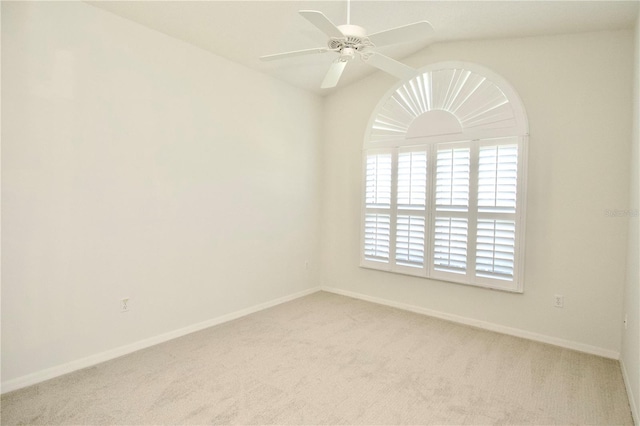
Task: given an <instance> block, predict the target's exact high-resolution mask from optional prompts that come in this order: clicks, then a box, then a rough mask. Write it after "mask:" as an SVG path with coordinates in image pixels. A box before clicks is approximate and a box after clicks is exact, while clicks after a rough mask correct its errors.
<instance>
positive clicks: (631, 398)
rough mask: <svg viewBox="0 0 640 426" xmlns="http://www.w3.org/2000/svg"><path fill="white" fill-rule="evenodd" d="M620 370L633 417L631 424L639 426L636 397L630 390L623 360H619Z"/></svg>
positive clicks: (639, 419) (639, 418)
mask: <svg viewBox="0 0 640 426" xmlns="http://www.w3.org/2000/svg"><path fill="white" fill-rule="evenodd" d="M620 368H621V369H622V378H623V379H624V386H625V388H627V396H628V397H629V406H630V407H631V415H632V416H633V422H634V424H635V425H636V426H638V425H640V413H638V406H637V405H636V395H634V394H633V389H631V384H630V382H629V376H628V372H627V367H626V366H625V365H624V360H623V359H620Z"/></svg>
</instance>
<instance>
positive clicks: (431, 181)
mask: <svg viewBox="0 0 640 426" xmlns="http://www.w3.org/2000/svg"><path fill="white" fill-rule="evenodd" d="M436 152H437V149H436V144H430V145H429V146H428V149H427V200H426V212H425V213H426V229H427V230H428V232H425V234H427V235H426V236H425V241H424V244H425V246H426V247H425V250H424V256H425V271H426V272H425V273H426V276H427V277H431V276H432V275H433V268H434V263H433V250H434V248H433V240H434V237H433V235H434V233H435V226H436V222H435V220H436V219H435V217H436V215H435V209H436Z"/></svg>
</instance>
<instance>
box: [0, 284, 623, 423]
mask: <svg viewBox="0 0 640 426" xmlns="http://www.w3.org/2000/svg"><path fill="white" fill-rule="evenodd" d="M1 414H2V424H3V425H5V424H6V425H10V424H47V425H52V424H83V425H84V424H129V425H135V424H543V425H547V424H598V425H613V424H632V420H631V415H630V410H629V405H628V402H627V395H626V393H625V389H624V385H623V381H622V376H621V373H620V367H619V365H618V362H616V361H613V360H609V359H605V358H600V357H597V356H592V355H586V354H582V353H579V352H574V351H570V350H566V349H561V348H557V347H554V346H549V345H545V344H540V343H534V342H531V341H527V340H524V339H519V338H515V337H509V336H505V335H501V334H497V333H493V332H488V331H483V330H477V329H474V328H470V327H466V326H461V325H456V324H453V323H449V322H446V321H441V320H437V319H433V318H429V317H426V316H422V315H417V314H413V313H408V312H404V311H401V310H397V309H392V308H387V307H384V306H380V305H375V304H372V303H368V302H363V301H359V300H354V299H350V298H347V297H343V296H337V295H334V294H329V293H323V292H321V293H315V294H313V295H311V296H307V297H304V298H302V299H298V300H295V301H292V302H289V303H286V304H283V305H279V306H276V307H274V308H271V309H268V310H265V311H262V312H258V313H256V314H253V315H250V316H248V317H244V318H241V319H239V320H236V321H233V322H230V323H226V324H223V325H220V326H217V327H213V328H210V329H207V330H204V331H201V332H198V333H194V334H191V335H189V336H185V337H183V338H180V339H176V340H173V341H171V342H167V343H164V344H161V345H158V346H155V347H153V348H149V349H146V350H143V351H139V352H136V353H134V354H131V355H128V356H125V357H122V358H119V359H116V360H113V361H109V362H107V363H104V364H101V365H98V366H96V367H92V368H88V369H86V370H82V371H79V372H76V373H72V374H69V375H66V376H63V377H60V378H57V379H53V380H50V381H48V382H44V383H41V384H38V385H35V386H31V387H29V388H25V389H21V390H18V391H15V392H12V393H8V394H5V395H3V396H2V411H1Z"/></svg>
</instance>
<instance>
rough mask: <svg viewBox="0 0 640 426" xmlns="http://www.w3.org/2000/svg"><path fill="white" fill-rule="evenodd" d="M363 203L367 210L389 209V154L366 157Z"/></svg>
mask: <svg viewBox="0 0 640 426" xmlns="http://www.w3.org/2000/svg"><path fill="white" fill-rule="evenodd" d="M366 167H367V169H366V173H365V179H366V184H365V191H366V192H365V202H366V207H368V208H390V207H391V170H392V169H391V154H374V155H368V156H367V166H366Z"/></svg>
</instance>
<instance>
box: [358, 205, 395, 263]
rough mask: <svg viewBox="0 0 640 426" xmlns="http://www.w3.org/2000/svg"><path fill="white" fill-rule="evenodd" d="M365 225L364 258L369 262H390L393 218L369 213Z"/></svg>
mask: <svg viewBox="0 0 640 426" xmlns="http://www.w3.org/2000/svg"><path fill="white" fill-rule="evenodd" d="M364 222H365V225H364V241H365V244H364V257H365V259H367V260H373V261H378V262H387V263H388V262H389V247H390V245H389V241H390V235H391V216H390V215H388V214H378V213H367V214H366V215H365V220H364Z"/></svg>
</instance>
